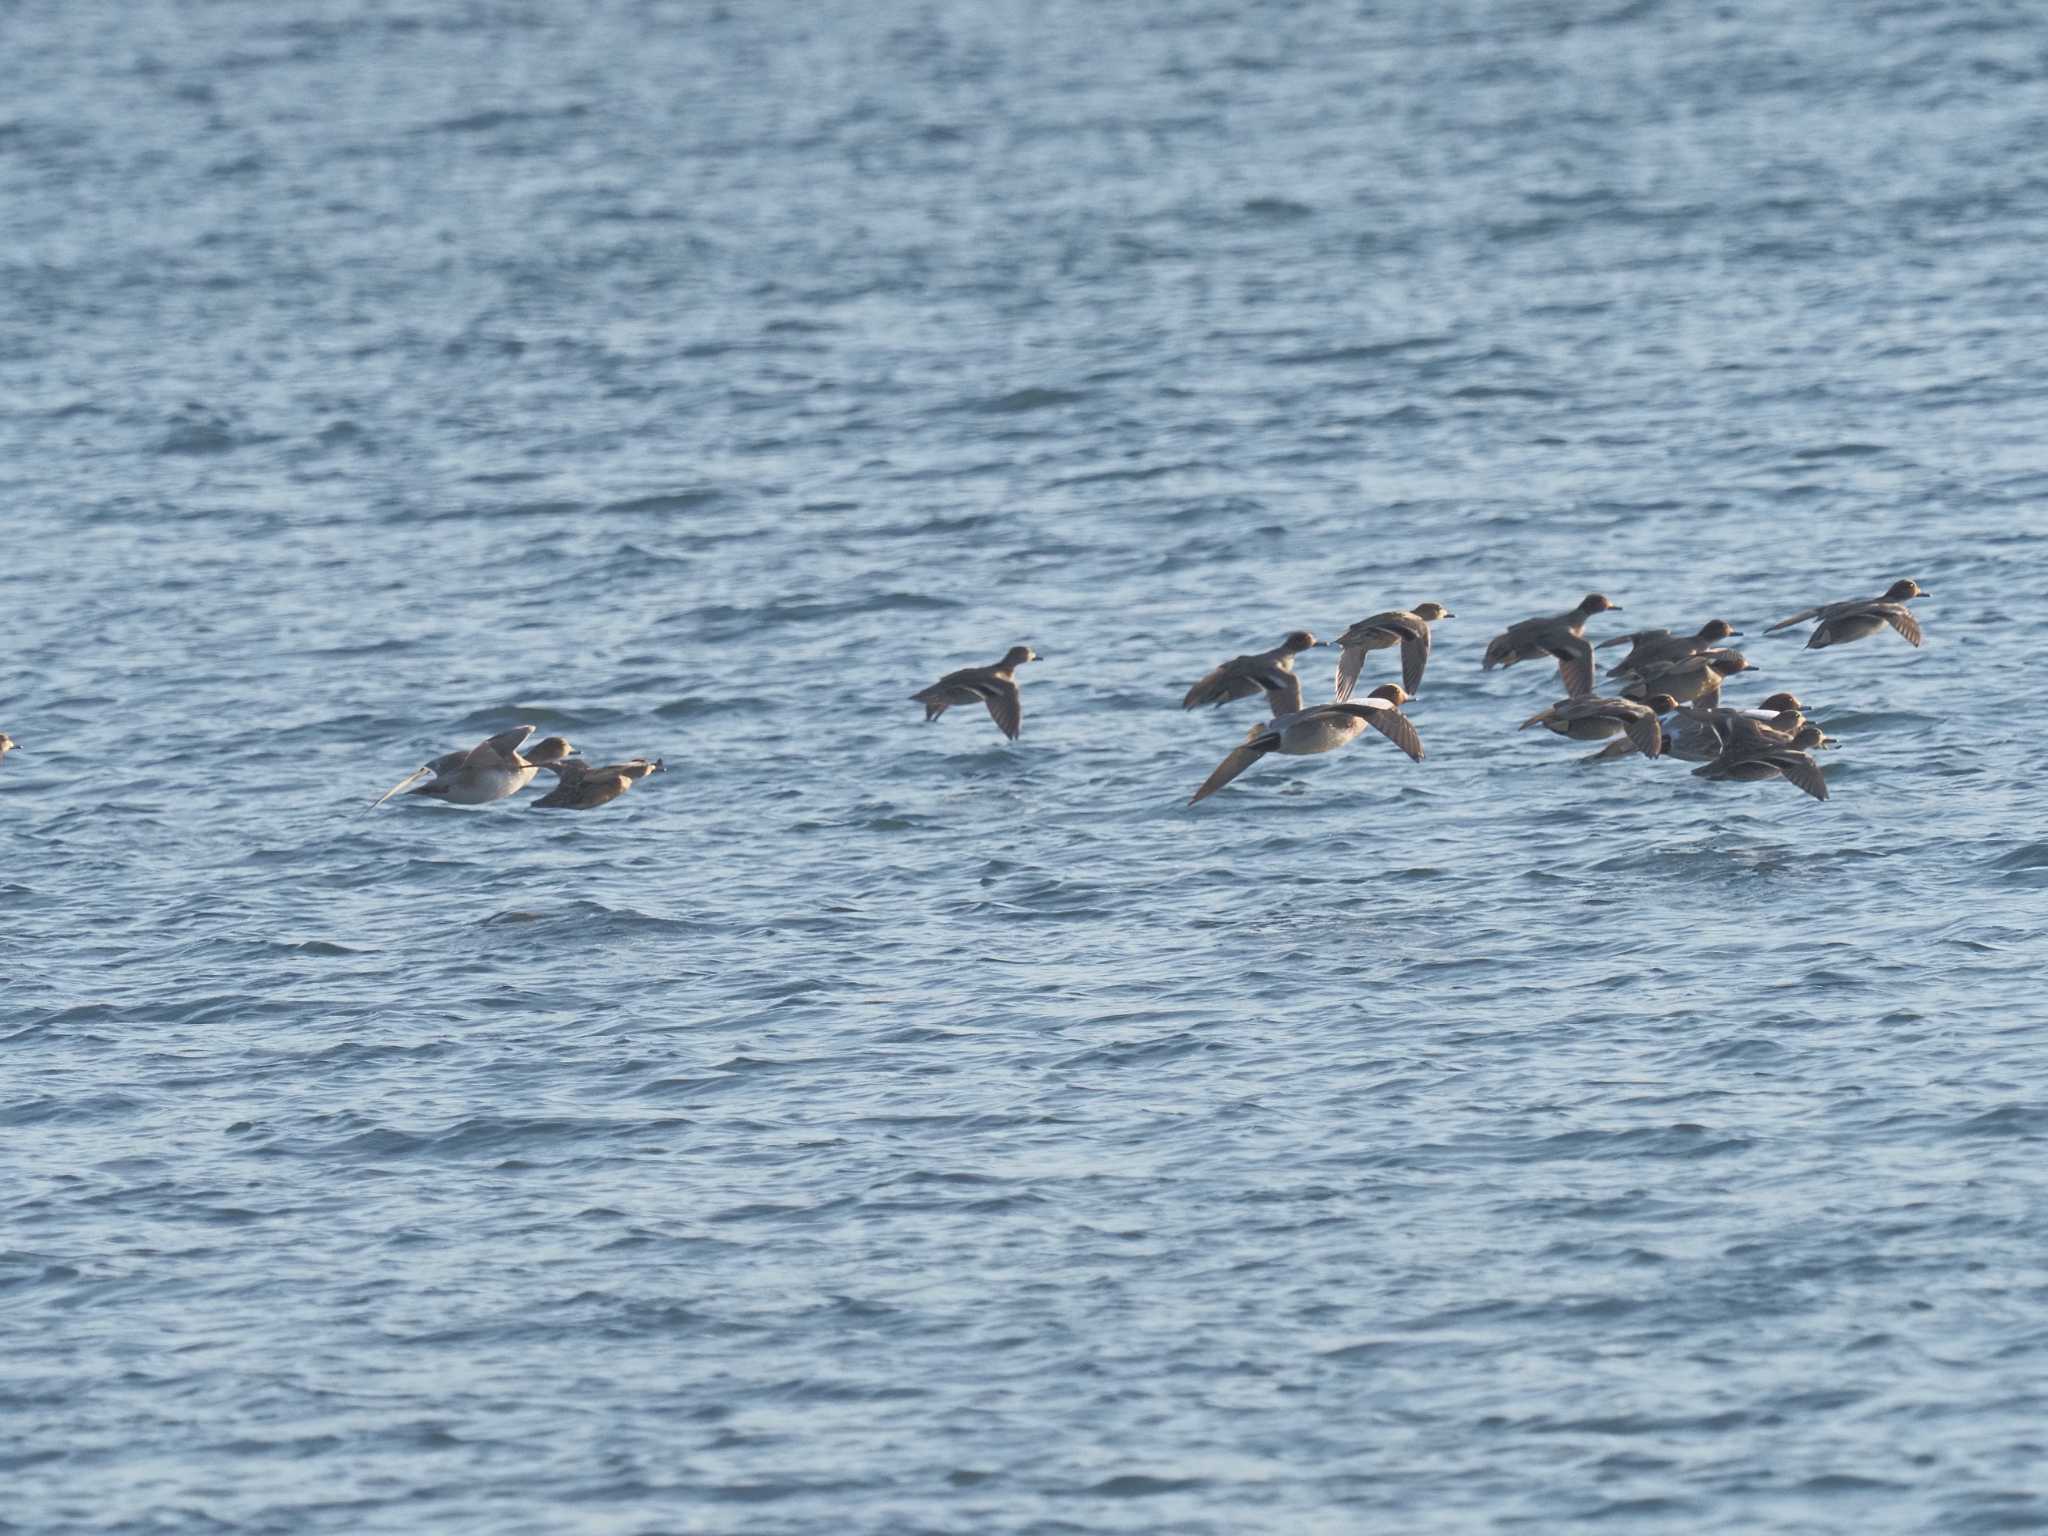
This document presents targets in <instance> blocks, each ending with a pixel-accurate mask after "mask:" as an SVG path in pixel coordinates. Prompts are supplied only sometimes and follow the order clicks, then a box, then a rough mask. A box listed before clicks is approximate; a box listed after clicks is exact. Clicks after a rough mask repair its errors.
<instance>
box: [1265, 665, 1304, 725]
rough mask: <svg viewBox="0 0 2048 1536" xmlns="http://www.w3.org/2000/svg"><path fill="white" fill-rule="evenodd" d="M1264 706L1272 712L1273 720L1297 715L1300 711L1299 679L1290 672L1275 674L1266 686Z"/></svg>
mask: <svg viewBox="0 0 2048 1536" xmlns="http://www.w3.org/2000/svg"><path fill="white" fill-rule="evenodd" d="M1266 704H1267V707H1268V708H1270V709H1271V710H1272V713H1273V718H1274V719H1275V720H1278V719H1279V718H1280V717H1281V716H1282V715H1292V714H1296V713H1299V711H1300V709H1301V679H1300V678H1298V677H1296V676H1295V675H1294V674H1293V673H1292V672H1280V673H1277V674H1275V676H1274V678H1273V681H1272V682H1270V683H1269V684H1267V686H1266Z"/></svg>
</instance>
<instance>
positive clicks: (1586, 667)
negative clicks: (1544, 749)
mask: <svg viewBox="0 0 2048 1536" xmlns="http://www.w3.org/2000/svg"><path fill="white" fill-rule="evenodd" d="M1620 611H1621V604H1619V603H1617V602H1613V601H1610V600H1609V599H1608V598H1606V597H1603V596H1601V594H1600V593H1598V592H1588V593H1587V594H1586V595H1585V596H1584V597H1582V598H1580V599H1579V606H1578V607H1576V608H1574V609H1572V610H1571V612H1569V613H1560V614H1555V615H1552V616H1550V617H1547V618H1535V619H1524V620H1522V622H1521V623H1519V624H1510V625H1509V626H1508V627H1507V628H1506V629H1505V630H1503V631H1502V632H1501V633H1499V634H1497V635H1495V636H1494V637H1493V639H1492V640H1491V641H1489V642H1488V643H1487V647H1486V660H1485V663H1484V667H1483V670H1485V671H1488V672H1491V671H1492V670H1493V669H1494V668H1495V667H1512V666H1513V665H1514V664H1515V663H1516V662H1518V661H1527V660H1528V659H1529V658H1530V657H1532V656H1549V657H1552V658H1554V659H1555V660H1556V662H1557V672H1558V676H1560V677H1562V678H1563V679H1564V691H1565V692H1566V693H1568V694H1570V695H1571V696H1572V697H1573V698H1575V699H1578V698H1584V697H1585V696H1586V695H1587V694H1589V693H1591V692H1592V691H1593V647H1592V646H1591V645H1589V644H1587V642H1586V620H1588V619H1590V618H1592V617H1593V615H1594V614H1596V613H1619V612H1620Z"/></svg>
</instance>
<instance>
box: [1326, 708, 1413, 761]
mask: <svg viewBox="0 0 2048 1536" xmlns="http://www.w3.org/2000/svg"><path fill="white" fill-rule="evenodd" d="M1323 708H1324V709H1326V710H1330V711H1332V712H1335V713H1339V714H1346V715H1351V716H1353V717H1354V718H1356V719H1359V720H1363V721H1364V722H1365V723H1366V724H1367V725H1369V726H1371V727H1372V728H1373V729H1374V730H1376V731H1378V732H1379V733H1380V734H1381V735H1382V736H1384V737H1386V738H1387V740H1389V741H1391V742H1392V743H1393V744H1394V745H1395V746H1397V747H1399V748H1400V749H1401V750H1402V751H1403V752H1406V753H1407V754H1408V755H1409V756H1410V757H1411V758H1413V759H1414V760H1415V761H1416V762H1418V763H1419V762H1421V761H1422V737H1421V736H1420V735H1419V734H1417V732H1416V729H1415V722H1414V721H1413V720H1410V719H1409V718H1408V717H1407V716H1406V715H1404V714H1402V713H1401V711H1400V710H1398V709H1396V708H1394V706H1393V705H1391V704H1389V703H1388V702H1387V701H1386V700H1385V699H1355V700H1353V701H1352V702H1351V703H1349V704H1326V705H1324V706H1323ZM1310 713H1311V714H1314V713H1319V711H1310Z"/></svg>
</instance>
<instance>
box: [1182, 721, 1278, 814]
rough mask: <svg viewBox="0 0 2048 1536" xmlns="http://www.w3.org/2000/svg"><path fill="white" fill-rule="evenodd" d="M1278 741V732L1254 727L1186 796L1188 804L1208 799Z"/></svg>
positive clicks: (1270, 749)
mask: <svg viewBox="0 0 2048 1536" xmlns="http://www.w3.org/2000/svg"><path fill="white" fill-rule="evenodd" d="M1279 741H1280V738H1279V736H1278V734H1277V733H1275V732H1274V731H1272V730H1271V729H1269V728H1268V727H1265V726H1256V727H1254V728H1253V730H1252V733H1251V734H1250V735H1249V736H1247V737H1245V739H1244V745H1243V746H1241V747H1239V748H1238V749H1237V750H1236V751H1234V752H1232V753H1231V754H1230V755H1229V756H1228V757H1226V758H1224V759H1223V761H1222V762H1220V763H1218V764H1217V765H1216V771H1215V772H1214V773H1212V774H1210V775H1209V777H1208V778H1206V779H1204V780H1202V787H1201V788H1200V789H1198V790H1196V791H1195V792H1194V793H1193V794H1192V795H1190V796H1189V797H1188V804H1189V805H1193V804H1195V803H1196V802H1197V801H1201V800H1206V799H1208V798H1209V797H1210V796H1211V795H1213V794H1215V793H1216V791H1217V790H1219V789H1221V788H1222V787H1223V786H1224V785H1226V784H1228V783H1229V782H1230V781H1231V780H1232V779H1234V778H1236V777H1237V776H1238V775H1239V774H1240V773H1243V772H1244V771H1245V769H1247V768H1249V767H1251V765H1252V764H1253V763H1256V762H1257V761H1258V760H1259V759H1260V758H1262V757H1264V756H1265V755H1266V754H1267V753H1268V752H1270V751H1272V750H1273V748H1274V747H1275V746H1276V745H1278V744H1279Z"/></svg>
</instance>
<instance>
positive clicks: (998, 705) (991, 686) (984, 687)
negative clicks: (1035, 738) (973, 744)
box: [974, 677, 1024, 741]
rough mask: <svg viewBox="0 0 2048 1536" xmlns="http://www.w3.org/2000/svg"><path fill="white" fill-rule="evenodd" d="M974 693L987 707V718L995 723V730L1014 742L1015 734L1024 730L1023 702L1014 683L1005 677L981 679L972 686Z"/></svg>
mask: <svg viewBox="0 0 2048 1536" xmlns="http://www.w3.org/2000/svg"><path fill="white" fill-rule="evenodd" d="M974 691H975V693H976V694H977V695H978V696H979V697H980V699H981V702H982V703H984V704H986V705H987V706H988V717H989V719H991V720H993V721H995V723H996V729H998V730H1000V731H1001V732H1002V733H1003V734H1004V735H1005V736H1007V737H1009V738H1010V740H1012V741H1015V740H1016V739H1017V733H1018V732H1019V731H1021V730H1023V729H1024V700H1023V698H1022V697H1021V696H1020V695H1019V694H1018V692H1017V685H1016V683H1015V682H1013V681H1012V680H1011V679H1009V678H1007V677H989V678H983V679H982V680H981V681H979V682H977V683H976V684H975V685H974Z"/></svg>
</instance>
